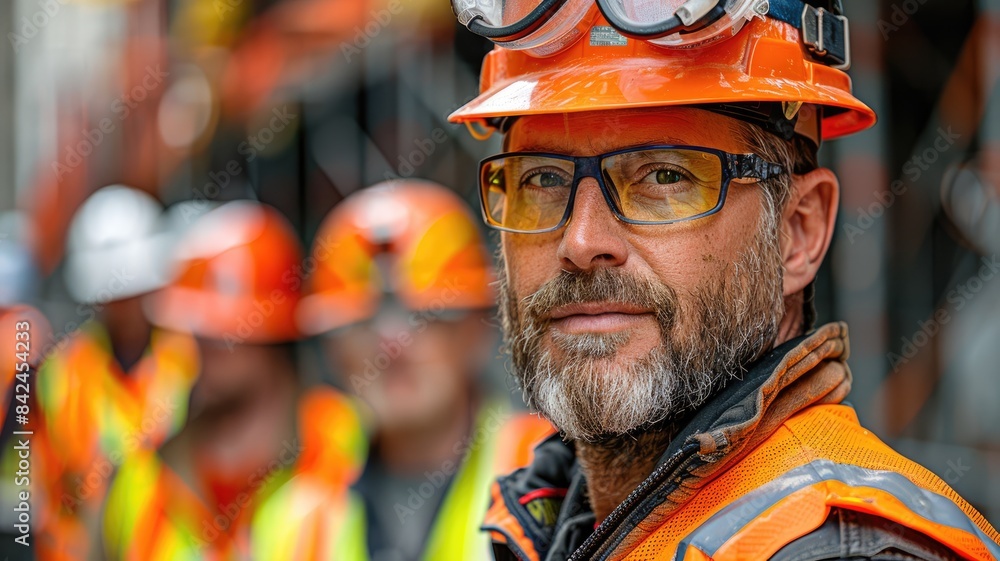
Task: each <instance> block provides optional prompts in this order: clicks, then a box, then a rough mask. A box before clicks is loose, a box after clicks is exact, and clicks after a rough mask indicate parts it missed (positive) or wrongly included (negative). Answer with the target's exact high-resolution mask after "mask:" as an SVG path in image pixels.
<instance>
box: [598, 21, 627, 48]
mask: <svg viewBox="0 0 1000 561" xmlns="http://www.w3.org/2000/svg"><path fill="white" fill-rule="evenodd" d="M626 45H628V39H626V38H625V37H624V36H623V35H622V34H621V33H618V30H616V29H615V28H614V27H611V26H610V25H595V26H594V27H592V28H590V46H591V47H624V46H626Z"/></svg>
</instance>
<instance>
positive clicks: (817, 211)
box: [781, 168, 840, 296]
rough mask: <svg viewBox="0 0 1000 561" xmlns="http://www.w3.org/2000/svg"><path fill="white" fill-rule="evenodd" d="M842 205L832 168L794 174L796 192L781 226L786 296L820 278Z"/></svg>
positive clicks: (838, 186) (785, 211) (783, 214)
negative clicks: (839, 208)
mask: <svg viewBox="0 0 1000 561" xmlns="http://www.w3.org/2000/svg"><path fill="white" fill-rule="evenodd" d="M839 204H840V183H839V182H838V181H837V176H836V175H834V173H833V172H832V171H830V170H829V169H827V168H817V169H815V170H813V171H810V172H809V173H806V174H804V175H793V176H792V192H791V196H790V198H789V201H788V203H787V204H786V206H785V210H784V212H783V213H782V226H781V258H782V264H783V265H784V268H785V273H784V278H785V280H784V293H785V296H790V295H792V294H796V293H798V292H799V291H801V290H803V289H805V287H806V286H808V285H809V283H810V282H812V280H813V279H814V278H816V272H817V271H818V270H819V266H820V264H821V263H822V262H823V258H824V257H825V256H826V251H827V249H829V248H830V240H831V239H832V238H833V231H834V227H835V226H836V222H837V207H838V205H839Z"/></svg>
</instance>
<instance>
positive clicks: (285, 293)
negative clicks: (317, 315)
mask: <svg viewBox="0 0 1000 561" xmlns="http://www.w3.org/2000/svg"><path fill="white" fill-rule="evenodd" d="M175 257H176V263H177V265H176V266H177V275H176V277H175V278H174V280H173V282H172V283H171V284H170V285H168V286H167V287H166V288H164V289H162V290H160V291H159V292H156V293H154V294H152V295H150V296H149V298H148V299H147V300H146V304H147V313H148V315H149V319H150V321H151V322H152V323H154V324H156V325H158V326H160V327H164V328H167V329H172V330H175V331H181V332H186V333H191V334H193V335H196V336H198V337H204V338H208V339H216V340H221V341H226V342H227V344H228V343H232V342H237V343H253V344H257V343H280V342H285V341H291V340H294V339H297V338H298V337H299V332H298V330H297V329H296V327H295V308H296V306H297V304H298V302H299V297H300V290H299V288H300V285H301V279H300V278H299V277H298V276H297V272H298V271H299V270H300V268H301V266H302V257H303V255H302V248H301V245H300V244H299V240H298V238H297V237H296V235H295V232H294V231H293V229H292V227H291V225H290V224H289V223H288V221H287V220H286V219H285V218H284V217H283V216H282V215H281V214H280V213H279V212H278V211H277V210H276V209H274V208H272V207H270V206H266V205H263V204H260V203H257V202H252V201H234V202H230V203H226V204H224V205H222V206H220V207H218V208H216V209H214V210H211V211H209V212H207V213H206V214H204V215H203V216H201V217H200V218H198V219H197V221H196V222H195V223H194V224H193V225H192V226H191V228H190V229H189V230H188V231H187V233H186V234H185V235H184V237H183V239H182V240H181V241H180V242H179V244H178V246H177V249H176V256H175Z"/></svg>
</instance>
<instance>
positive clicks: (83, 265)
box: [63, 185, 170, 304]
mask: <svg viewBox="0 0 1000 561" xmlns="http://www.w3.org/2000/svg"><path fill="white" fill-rule="evenodd" d="M162 213H163V207H162V206H161V205H160V203H158V202H157V201H156V199H154V198H153V197H151V196H149V195H147V194H146V193H144V192H142V191H139V190H137V189H132V188H130V187H126V186H124V185H111V186H108V187H104V188H102V189H99V190H97V191H96V192H95V193H94V194H93V195H91V196H90V197H89V198H88V199H87V200H86V201H85V202H84V203H83V206H81V207H80V210H78V211H77V213H76V215H75V216H74V217H73V222H72V223H71V224H70V227H69V237H68V240H67V242H66V265H65V268H64V270H63V273H64V279H65V281H66V288H67V289H68V290H69V293H70V296H72V297H73V299H74V300H76V301H77V302H81V303H85V304H95V303H103V302H109V301H115V300H122V299H125V298H130V297H132V296H138V295H140V294H145V293H147V292H151V291H153V290H156V289H158V288H160V287H162V286H163V285H164V284H166V282H167V280H168V279H167V269H168V266H169V254H168V252H169V242H170V235H169V233H168V232H167V231H166V230H165V228H164V224H163V221H162V217H161V215H162Z"/></svg>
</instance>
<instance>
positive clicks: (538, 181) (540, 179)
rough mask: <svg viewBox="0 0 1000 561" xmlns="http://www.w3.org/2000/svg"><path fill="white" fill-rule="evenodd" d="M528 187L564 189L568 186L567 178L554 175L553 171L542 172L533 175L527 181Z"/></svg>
mask: <svg viewBox="0 0 1000 561" xmlns="http://www.w3.org/2000/svg"><path fill="white" fill-rule="evenodd" d="M526 183H527V184H528V185H531V186H532V187H542V188H549V187H564V186H566V183H567V182H566V178H565V177H563V176H562V175H561V174H558V173H554V172H551V171H542V172H538V173H535V174H533V175H531V177H529V178H528V180H527V181H526Z"/></svg>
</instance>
